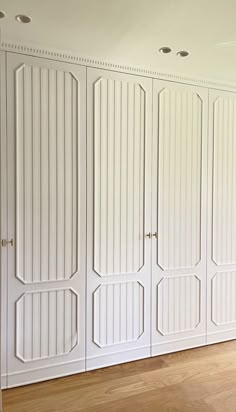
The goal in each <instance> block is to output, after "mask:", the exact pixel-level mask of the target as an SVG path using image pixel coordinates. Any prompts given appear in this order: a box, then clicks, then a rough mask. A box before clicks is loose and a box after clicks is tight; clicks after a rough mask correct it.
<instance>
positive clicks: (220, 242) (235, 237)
mask: <svg viewBox="0 0 236 412" xmlns="http://www.w3.org/2000/svg"><path fill="white" fill-rule="evenodd" d="M235 107H236V98H235V95H232V94H231V95H229V94H225V96H219V97H217V98H216V99H215V101H214V104H213V116H214V117H213V176H212V260H213V262H214V263H215V264H216V265H231V264H235V263H236V214H235V209H236V196H235V191H234V188H235V186H236V173H235V163H236V145H235V128H236V118H235ZM229 125H230V127H229Z"/></svg>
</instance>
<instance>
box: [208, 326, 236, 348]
mask: <svg viewBox="0 0 236 412" xmlns="http://www.w3.org/2000/svg"><path fill="white" fill-rule="evenodd" d="M234 339H236V329H231V330H224V331H219V332H213V333H208V335H207V345H212V344H213V343H219V342H224V341H227V340H234Z"/></svg>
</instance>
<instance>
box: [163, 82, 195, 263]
mask: <svg viewBox="0 0 236 412" xmlns="http://www.w3.org/2000/svg"><path fill="white" fill-rule="evenodd" d="M155 98H157V99H159V104H158V105H157V107H159V113H158V119H159V131H158V135H159V148H158V262H157V263H158V265H159V266H161V267H162V268H163V269H177V268H186V267H189V268H190V267H194V266H196V265H197V263H198V262H199V260H200V257H201V256H200V254H201V167H202V164H201V162H202V160H201V147H202V142H201V140H202V100H201V98H200V97H199V96H198V94H197V93H193V92H191V91H185V90H181V89H179V90H178V89H177V90H176V89H173V90H172V89H167V88H165V89H163V90H162V91H161V92H160V93H159V95H156V97H155Z"/></svg>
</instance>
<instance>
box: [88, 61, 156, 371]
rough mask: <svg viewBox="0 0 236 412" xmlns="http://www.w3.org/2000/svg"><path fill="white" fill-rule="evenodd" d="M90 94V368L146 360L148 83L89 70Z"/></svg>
mask: <svg viewBox="0 0 236 412" xmlns="http://www.w3.org/2000/svg"><path fill="white" fill-rule="evenodd" d="M87 93H88V94H87V101H88V106H87V119H88V123H87V130H88V164H89V165H90V167H89V168H88V201H87V204H88V240H87V247H88V270H87V285H88V290H87V308H88V310H87V312H88V315H87V325H88V328H87V331H88V334H87V347H88V349H87V353H88V359H87V366H88V369H91V368H95V367H97V366H103V365H107V364H111V363H118V362H121V361H125V360H128V359H135V358H137V357H145V356H148V355H149V354H150V347H149V345H150V325H149V322H150V279H151V273H150V251H151V239H149V238H148V237H145V233H146V232H147V231H150V171H151V170H150V163H151V162H150V150H151V93H152V81H151V80H150V79H145V78H142V77H138V76H131V75H125V74H118V73H114V72H109V71H103V70H97V69H88V83H87ZM111 354H112V358H111Z"/></svg>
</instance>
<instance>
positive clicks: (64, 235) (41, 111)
mask: <svg viewBox="0 0 236 412" xmlns="http://www.w3.org/2000/svg"><path fill="white" fill-rule="evenodd" d="M77 83H78V82H77V80H76V79H75V78H74V77H73V75H72V74H71V73H66V72H63V71H57V70H55V69H47V68H40V67H31V66H22V67H21V68H19V69H18V70H17V72H16V95H17V99H16V120H17V123H16V140H17V151H16V153H17V159H16V160H17V206H16V211H17V233H16V243H17V277H18V278H19V279H21V280H22V281H23V282H25V283H31V282H43V281H55V280H60V279H62V280H63V279H69V278H70V277H71V276H72V275H73V274H74V273H75V272H77V270H78V267H77V266H78V264H77V260H78V256H77V227H78V224H77V223H78V222H77V220H78V188H77V182H78V178H77V170H78V156H77V138H78V136H77V122H78V114H77V113H78V107H77V106H78V103H77V100H78V84H77Z"/></svg>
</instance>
